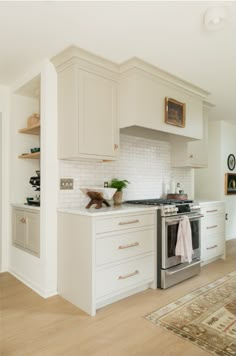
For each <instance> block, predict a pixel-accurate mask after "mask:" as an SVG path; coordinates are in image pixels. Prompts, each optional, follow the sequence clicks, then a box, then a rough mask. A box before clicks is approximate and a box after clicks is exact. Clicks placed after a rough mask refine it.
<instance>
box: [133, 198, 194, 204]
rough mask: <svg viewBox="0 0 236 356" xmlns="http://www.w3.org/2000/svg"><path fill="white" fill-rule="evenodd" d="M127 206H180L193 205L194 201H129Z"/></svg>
mask: <svg viewBox="0 0 236 356" xmlns="http://www.w3.org/2000/svg"><path fill="white" fill-rule="evenodd" d="M126 203H127V204H142V205H172V204H175V205H180V204H189V203H193V200H176V199H139V200H127V201H126Z"/></svg>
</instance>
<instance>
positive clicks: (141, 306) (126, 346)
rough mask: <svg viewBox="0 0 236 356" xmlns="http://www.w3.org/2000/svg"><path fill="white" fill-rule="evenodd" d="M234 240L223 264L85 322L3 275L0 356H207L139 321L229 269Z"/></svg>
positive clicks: (67, 306) (105, 310)
mask: <svg viewBox="0 0 236 356" xmlns="http://www.w3.org/2000/svg"><path fill="white" fill-rule="evenodd" d="M235 252H236V240H231V241H229V242H228V243H227V259H226V260H225V261H223V260H219V261H217V262H214V263H211V264H209V265H207V266H204V267H203V268H202V271H201V274H200V275H199V276H196V277H193V278H191V279H189V280H187V281H185V282H183V283H181V284H178V285H176V286H174V287H172V288H169V289H167V290H160V289H158V290H147V291H144V292H142V293H139V294H137V295H135V296H131V297H129V298H126V299H124V300H122V301H120V302H117V303H114V304H112V305H109V306H107V307H105V308H102V309H100V310H99V311H98V313H97V316H96V317H90V316H88V315H87V314H85V313H84V312H82V311H81V310H79V309H77V308H76V307H74V306H73V305H72V304H70V303H69V302H67V301H65V300H63V299H62V298H61V297H59V296H55V297H52V298H49V299H46V300H45V299H43V298H41V297H40V296H38V295H37V294H36V293H34V292H33V291H32V290H30V289H29V288H27V287H26V286H25V285H23V284H22V283H21V282H19V281H18V280H17V279H15V278H14V277H13V276H11V275H10V274H9V273H2V274H0V307H1V308H0V355H1V356H21V355H22V356H28V355H31V356H39V355H40V356H53V355H66V356H72V355H73V356H90V355H96V356H110V355H112V356H113V355H114V356H116V355H119V356H132V355H137V356H154V355H155V356H159V355H160V356H171V355H173V356H180V355H181V356H204V355H205V356H207V355H209V353H207V352H205V351H203V350H202V349H200V348H198V347H197V346H195V345H193V344H191V343H190V342H188V341H186V340H183V339H182V338H180V337H178V336H176V335H174V334H172V333H170V332H169V331H166V330H163V329H162V328H160V327H158V326H156V325H154V324H152V323H151V322H150V321H148V320H146V319H144V316H145V315H147V314H149V313H150V312H152V311H153V310H155V309H157V308H160V307H162V306H163V305H165V304H168V303H170V302H172V301H174V300H176V299H177V298H180V297H181V296H183V295H185V294H187V293H189V292H191V291H193V290H195V289H196V288H199V287H201V286H203V285H205V284H208V283H209V282H211V281H213V280H215V279H217V278H220V277H221V276H223V275H225V274H227V273H229V272H231V271H232V270H234V269H235V261H234V257H235Z"/></svg>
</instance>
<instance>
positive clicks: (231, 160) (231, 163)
mask: <svg viewBox="0 0 236 356" xmlns="http://www.w3.org/2000/svg"><path fill="white" fill-rule="evenodd" d="M227 165H228V168H229V170H230V171H233V170H234V168H235V156H234V155H233V154H232V153H231V154H230V155H229V156H228V159H227Z"/></svg>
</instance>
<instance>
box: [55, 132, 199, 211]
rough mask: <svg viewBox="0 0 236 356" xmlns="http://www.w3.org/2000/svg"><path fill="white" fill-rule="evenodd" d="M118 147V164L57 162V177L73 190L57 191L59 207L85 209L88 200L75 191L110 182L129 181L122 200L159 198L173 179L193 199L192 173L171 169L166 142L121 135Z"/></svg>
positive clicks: (167, 143) (185, 169)
mask: <svg viewBox="0 0 236 356" xmlns="http://www.w3.org/2000/svg"><path fill="white" fill-rule="evenodd" d="M120 147H121V150H120V157H119V160H117V161H114V162H93V161H89V162H85V161H77V162H75V161H60V164H59V168H60V173H59V174H60V177H67V178H69V177H71V178H74V190H72V191H68V190H64V191H63V190H61V191H59V206H60V207H66V206H76V205H77V206H78V205H80V206H85V205H86V202H87V200H88V198H86V197H85V196H84V195H83V194H82V193H81V192H80V190H79V188H80V187H81V186H103V182H104V181H110V180H111V179H112V178H120V179H127V180H128V181H130V184H129V185H128V188H127V189H125V190H124V200H128V199H145V198H159V197H161V196H162V195H163V194H165V187H167V186H168V185H169V186H170V183H171V181H172V180H173V179H174V180H175V182H176V183H177V182H180V183H181V187H182V189H184V191H185V192H186V193H188V195H189V198H192V197H193V179H192V169H191V168H175V169H172V168H171V165H170V162H171V159H170V148H171V146H170V143H169V142H165V141H158V140H152V139H147V138H141V137H135V136H128V135H124V134H122V135H121V137H120Z"/></svg>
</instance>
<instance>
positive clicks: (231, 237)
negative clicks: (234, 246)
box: [225, 235, 236, 242]
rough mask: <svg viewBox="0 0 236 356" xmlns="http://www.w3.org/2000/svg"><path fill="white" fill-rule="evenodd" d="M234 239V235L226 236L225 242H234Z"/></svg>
mask: <svg viewBox="0 0 236 356" xmlns="http://www.w3.org/2000/svg"><path fill="white" fill-rule="evenodd" d="M235 239H236V236H235V235H234V236H228V237H227V238H226V240H225V241H226V242H227V241H231V240H235Z"/></svg>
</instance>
